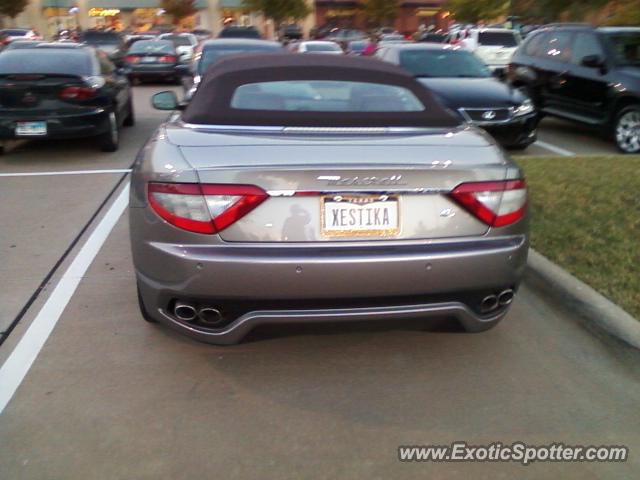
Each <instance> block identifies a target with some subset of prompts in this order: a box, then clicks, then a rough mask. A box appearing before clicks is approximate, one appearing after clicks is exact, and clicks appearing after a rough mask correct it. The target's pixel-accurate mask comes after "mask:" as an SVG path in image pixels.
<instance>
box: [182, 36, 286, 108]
mask: <svg viewBox="0 0 640 480" xmlns="http://www.w3.org/2000/svg"><path fill="white" fill-rule="evenodd" d="M276 52H286V50H285V48H284V47H283V46H282V44H281V43H278V42H271V41H268V40H253V39H247V38H219V39H216V40H208V41H206V42H204V43H202V44H201V45H200V47H199V48H198V49H197V51H196V53H195V55H194V56H193V61H192V63H191V67H190V69H189V75H187V76H186V78H185V82H184V88H185V93H186V95H185V98H186V99H187V100H188V99H190V98H191V97H192V96H193V94H194V93H195V91H196V89H197V88H198V85H199V84H200V79H201V78H202V75H203V74H204V72H205V71H206V70H207V69H208V68H209V67H210V66H211V65H213V64H214V63H216V62H217V61H218V60H220V59H222V58H224V57H228V56H231V55H241V54H247V53H253V54H260V53H276Z"/></svg>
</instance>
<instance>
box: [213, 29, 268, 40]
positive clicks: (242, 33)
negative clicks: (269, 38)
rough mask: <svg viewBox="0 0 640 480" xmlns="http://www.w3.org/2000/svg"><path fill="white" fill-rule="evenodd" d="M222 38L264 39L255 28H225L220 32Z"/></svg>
mask: <svg viewBox="0 0 640 480" xmlns="http://www.w3.org/2000/svg"><path fill="white" fill-rule="evenodd" d="M219 37H220V38H262V37H261V36H260V32H258V30H256V29H254V28H225V29H224V30H222V32H220V35H219Z"/></svg>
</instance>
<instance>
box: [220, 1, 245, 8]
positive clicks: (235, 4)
mask: <svg viewBox="0 0 640 480" xmlns="http://www.w3.org/2000/svg"><path fill="white" fill-rule="evenodd" d="M218 5H219V6H220V8H245V6H244V2H243V0H220V1H219V2H218Z"/></svg>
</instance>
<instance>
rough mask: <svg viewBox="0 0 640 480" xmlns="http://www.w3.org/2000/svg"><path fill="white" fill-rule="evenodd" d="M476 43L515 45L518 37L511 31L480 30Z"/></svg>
mask: <svg viewBox="0 0 640 480" xmlns="http://www.w3.org/2000/svg"><path fill="white" fill-rule="evenodd" d="M478 43H479V44H480V45H487V46H502V47H517V46H518V39H517V38H516V36H515V34H514V33H512V32H480V33H479V34H478Z"/></svg>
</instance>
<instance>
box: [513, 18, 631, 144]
mask: <svg viewBox="0 0 640 480" xmlns="http://www.w3.org/2000/svg"><path fill="white" fill-rule="evenodd" d="M508 78H509V81H510V82H511V84H512V85H513V86H515V87H519V88H522V89H523V90H524V91H525V92H526V93H527V95H528V96H529V97H530V98H531V99H533V101H534V103H535V104H536V106H537V107H538V110H539V111H540V112H541V113H542V114H543V115H544V114H547V115H554V116H557V117H562V118H565V119H569V120H574V121H577V122H581V123H584V124H587V125H591V126H594V127H596V128H598V129H599V130H600V131H602V132H604V133H605V134H606V135H607V136H610V137H613V138H614V139H615V142H616V144H617V146H618V148H619V149H620V150H622V151H623V152H626V153H640V27H603V28H593V27H590V26H587V25H562V24H558V25H550V26H547V27H544V28H541V29H540V30H536V31H535V32H532V33H531V34H530V35H529V36H528V37H527V39H526V40H525V42H524V43H523V44H522V45H521V46H520V48H519V49H518V51H517V52H516V53H515V55H514V56H513V59H512V60H511V65H509V71H508Z"/></svg>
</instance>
